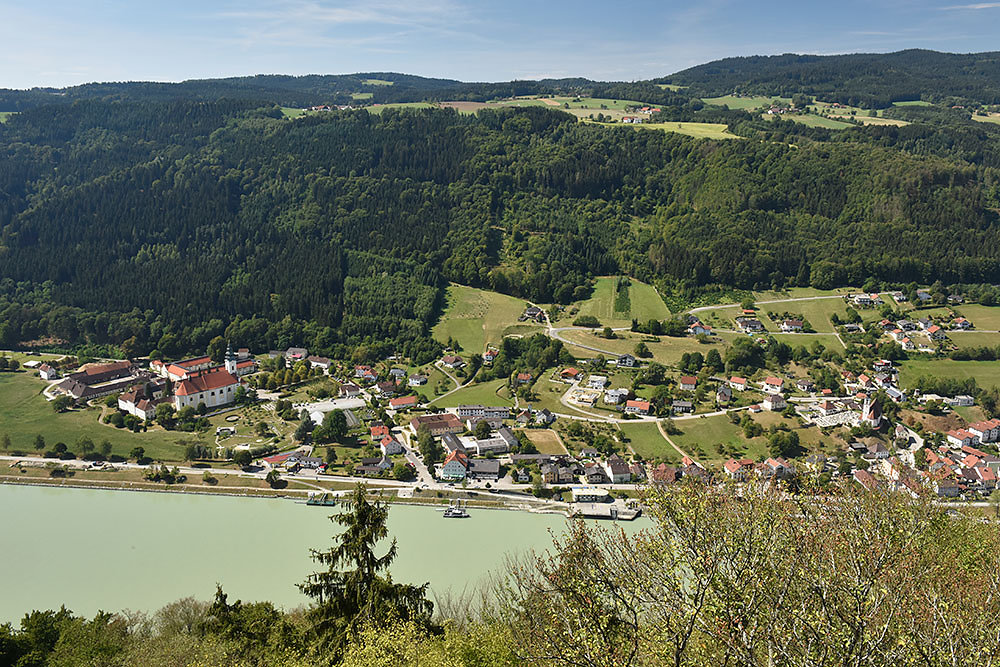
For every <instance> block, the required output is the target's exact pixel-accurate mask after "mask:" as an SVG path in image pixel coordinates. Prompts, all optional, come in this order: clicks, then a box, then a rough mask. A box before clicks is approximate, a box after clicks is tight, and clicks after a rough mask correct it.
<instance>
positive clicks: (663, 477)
mask: <svg viewBox="0 0 1000 667" xmlns="http://www.w3.org/2000/svg"><path fill="white" fill-rule="evenodd" d="M683 475H684V473H683V472H682V471H681V469H680V468H676V467H674V466H668V465H667V464H666V463H661V464H660V465H658V466H656V467H655V468H653V474H652V475H651V477H652V481H653V484H673V483H674V482H677V481H679V480H680V479H681V477H682V476H683Z"/></svg>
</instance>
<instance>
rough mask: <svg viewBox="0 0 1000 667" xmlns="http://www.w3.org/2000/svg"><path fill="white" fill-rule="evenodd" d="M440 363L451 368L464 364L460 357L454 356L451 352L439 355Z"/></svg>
mask: <svg viewBox="0 0 1000 667" xmlns="http://www.w3.org/2000/svg"><path fill="white" fill-rule="evenodd" d="M441 363H442V364H444V365H445V366H447V367H448V368H452V369H456V368H461V367H462V366H464V365H465V362H464V361H462V358H461V357H456V356H455V355H453V354H446V355H445V356H443V357H441Z"/></svg>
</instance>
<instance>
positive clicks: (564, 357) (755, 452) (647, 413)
mask: <svg viewBox="0 0 1000 667" xmlns="http://www.w3.org/2000/svg"><path fill="white" fill-rule="evenodd" d="M913 296H914V298H915V299H917V300H921V299H924V298H925V296H926V297H927V298H929V295H927V292H926V291H924V290H918V291H917V292H916V294H915V295H913ZM839 299H840V301H841V302H842V303H843V305H844V306H846V307H847V308H848V309H849V310H848V311H847V312H848V314H849V315H850V314H851V313H852V311H853V312H854V313H857V312H858V311H866V310H868V311H870V310H872V309H877V308H878V307H879V306H882V305H884V303H885V300H886V299H892V302H893V303H894V304H900V303H904V302H905V301H907V296H906V295H904V294H903V293H902V292H895V293H887V294H883V295H880V294H877V293H850V294H845V295H842V296H840V297H839ZM949 301H950V302H951V303H953V304H954V303H956V302H960V297H958V296H957V295H956V296H955V297H954V298H953V299H949ZM789 305H791V304H789ZM718 308H719V307H715V308H708V307H706V308H703V309H700V312H699V310H698V309H696V310H692V311H691V312H690V313H688V314H687V315H686V316H684V317H683V323H684V330H683V331H682V332H681V335H682V338H681V339H680V340H685V339H687V340H691V341H692V342H693V343H694V344H696V345H697V344H703V345H705V346H706V347H707V348H708V352H706V354H705V355H702V354H701V353H700V352H698V353H685V355H683V356H682V357H681V359H680V360H679V362H678V363H677V364H675V365H673V366H671V367H668V366H667V365H665V364H661V363H658V362H657V361H656V360H654V359H650V358H649V357H648V356H647V357H646V358H644V357H643V355H642V354H633V353H630V352H622V353H615V352H614V351H613V350H605V352H607V354H604V353H602V352H599V350H602V348H601V347H600V345H601V344H602V343H601V342H600V341H606V340H609V338H608V336H607V334H608V331H609V330H607V329H606V330H605V331H604V332H603V333H601V332H598V331H597V330H595V329H594V328H593V327H580V326H573V327H565V326H556V325H554V324H553V322H552V317H553V316H555V317H561V316H563V314H562V313H560V312H558V311H557V310H551V311H546V310H545V309H543V308H541V307H538V306H535V305H533V304H528V305H526V306H525V307H524V310H523V312H522V313H521V314H520V315H519V317H518V318H517V323H530V324H532V325H534V326H537V327H538V331H539V333H538V334H537V335H542V336H544V340H545V341H549V343H546V344H553V345H557V346H559V347H560V349H561V352H560V355H561V356H560V359H559V363H558V364H557V365H556V366H554V367H548V368H544V369H539V368H537V367H531V368H528V367H527V366H526V365H525V364H524V362H523V357H521V358H512V357H514V355H515V354H516V352H515V348H516V346H515V345H514V344H513V343H511V342H509V339H506V338H505V339H503V340H497V341H489V342H488V344H487V345H486V346H485V349H484V351H483V352H482V353H481V354H477V353H475V352H469V351H464V352H462V351H458V350H452V351H446V353H445V354H444V355H443V356H441V357H440V358H439V359H438V360H436V361H435V362H433V363H432V364H429V365H425V366H424V367H415V366H413V365H412V364H410V363H409V361H408V360H405V359H396V358H389V359H385V360H382V361H380V362H378V363H371V364H350V363H346V362H344V361H340V360H333V359H330V358H326V357H322V356H319V355H314V354H310V353H309V351H308V350H307V349H305V348H302V347H291V348H288V349H287V350H272V351H269V352H268V353H261V354H258V355H254V354H252V353H251V351H250V350H248V349H246V348H238V349H236V350H235V351H234V350H233V349H232V348H231V347H227V349H226V350H225V354H224V355H223V356H222V359H221V360H220V361H219V362H216V361H213V359H212V358H211V357H210V356H202V357H195V358H189V359H182V360H177V361H173V362H170V361H166V360H162V359H155V360H146V361H145V362H143V361H141V360H136V361H128V360H118V361H110V362H104V363H90V364H86V365H84V366H82V367H80V368H76V369H73V368H70V367H64V368H60V367H59V366H60V364H59V363H58V362H55V361H52V362H48V361H27V362H25V363H24V367H25V368H26V369H27V370H29V372H33V373H36V374H37V377H38V378H39V379H40V380H41V381H43V382H45V383H46V386H45V389H44V396H45V397H46V398H47V399H48V400H50V401H62V402H63V403H71V404H72V405H76V406H83V405H86V404H88V403H89V404H91V405H97V404H100V405H101V406H103V410H104V413H103V417H102V422H103V423H104V424H106V425H107V426H108V428H125V429H132V430H133V431H136V432H139V431H143V432H146V431H147V430H149V429H154V430H155V429H159V428H167V429H169V428H177V424H178V423H180V424H187V425H190V428H191V429H192V430H195V431H206V430H208V431H209V435H214V436H215V438H214V444H215V446H214V447H206V448H205V451H203V452H201V453H200V454H199V459H200V460H204V461H206V464H205V465H207V462H208V461H211V463H212V465H213V466H218V465H219V464H223V463H224V462H225V461H230V462H231V463H235V464H236V465H237V468H238V469H240V470H242V471H243V472H246V473H250V474H257V475H260V476H262V477H264V476H266V477H267V479H268V480H269V481H270V482H271V483H272V485H275V484H278V487H279V488H280V484H279V483H280V480H282V479H285V480H296V479H309V480H316V481H317V482H318V481H321V480H328V479H329V480H333V479H336V480H342V481H351V480H361V479H367V480H385V481H387V482H388V481H391V482H392V483H393V484H398V485H399V488H400V493H401V494H402V493H406V494H409V495H410V496H411V497H412V494H413V492H414V491H416V492H418V493H420V492H435V491H442V490H448V491H454V490H479V491H483V492H487V493H514V494H521V495H523V496H525V497H530V498H535V499H546V500H547V499H555V500H563V501H565V502H569V503H571V504H575V505H576V506H577V507H579V508H586V512H589V513H590V515H594V516H608V515H610V513H611V511H612V510H611V509H609V508H610V507H611V506H614V513H615V515H616V516H625V515H627V512H628V511H629V508H631V509H632V510H634V509H635V498H636V497H637V493H638V490H639V489H640V488H641V485H643V484H647V483H653V484H672V483H681V482H683V481H684V480H696V481H698V482H700V483H742V482H746V481H747V480H750V479H760V480H763V481H764V482H765V483H779V482H780V483H781V484H784V485H788V486H789V488H796V489H809V488H817V489H818V488H823V487H825V486H828V485H830V484H835V483H842V482H849V483H854V484H860V485H862V486H864V487H865V488H868V489H870V490H873V491H875V490H885V491H898V492H902V493H909V494H914V495H919V494H932V495H935V496H937V497H939V498H942V499H948V500H952V499H964V500H969V501H976V500H979V501H982V500H985V499H986V498H988V497H989V496H990V494H991V493H993V491H994V490H995V489H996V483H997V475H998V473H1000V456H998V450H997V442H998V441H1000V419H996V418H991V417H990V416H989V415H987V414H986V413H985V412H984V411H983V410H981V409H980V408H978V407H977V406H976V398H975V397H974V396H973V395H971V393H965V392H955V393H952V394H950V395H942V394H939V393H935V392H931V391H921V390H920V389H918V388H915V387H908V386H905V385H904V384H903V383H901V382H900V366H899V364H898V363H897V362H894V361H893V360H892V359H889V358H872V359H870V361H869V362H868V363H867V365H866V366H865V367H863V368H862V367H858V365H857V363H856V362H855V363H853V364H850V363H846V362H834V363H829V362H825V361H824V360H823V357H822V355H821V354H820V355H817V356H816V357H815V359H814V360H813V362H812V365H811V366H810V365H808V364H807V363H806V362H805V361H804V360H795V361H793V360H788V361H787V362H785V363H782V364H778V365H775V364H765V363H761V364H759V367H758V368H756V369H755V372H754V373H752V374H740V375H736V374H728V373H725V372H724V370H725V367H726V363H724V362H723V361H722V356H721V355H719V354H718V352H717V350H715V348H713V347H712V339H715V338H719V337H725V336H729V337H736V338H735V339H734V340H733V341H732V342H731V343H730V347H729V348H728V350H727V352H726V357H727V358H728V357H730V356H732V355H733V354H734V352H733V351H734V350H741V351H744V352H745V353H748V354H757V353H761V354H763V353H766V351H767V349H768V347H769V346H773V345H775V344H776V343H775V338H774V336H783V337H784V338H783V339H782V340H785V341H787V340H788V339H789V337H795V336H800V337H801V338H802V339H808V338H809V336H810V335H813V334H812V333H811V332H812V326H811V324H810V322H809V321H808V319H806V318H805V317H803V316H797V315H796V314H795V313H786V312H784V311H782V312H777V311H767V310H765V309H764V305H762V304H761V305H754V304H750V303H744V304H742V305H741V306H740V307H735V306H733V307H729V310H727V311H725V316H724V317H720V316H719V312H718ZM873 314H874V313H871V314H869V316H868V317H867V321H866V322H864V323H862V321H861V320H862V318H859V317H849V318H845V320H851V321H842V322H836V329H835V333H833V334H832V335H833V336H835V337H836V338H837V339H838V340H840V341H841V343H842V344H843V345H844V347H845V348H846V347H847V345H848V344H849V343H847V342H846V341H850V340H852V338H853V339H858V338H859V337H860V336H867V337H868V338H867V339H866V340H869V341H870V340H872V339H873V338H876V337H877V340H878V341H881V342H876V343H875V344H876V345H882V344H889V345H891V346H898V347H899V348H901V349H902V350H904V351H907V352H913V353H916V354H921V353H924V354H927V355H933V354H936V353H937V349H938V347H940V346H942V345H946V344H947V342H948V336H949V335H956V334H957V335H961V333H962V332H970V331H975V330H976V328H975V325H974V323H973V322H972V321H971V320H970V319H967V318H965V317H961V316H955V317H952V316H950V314H949V313H948V312H947V309H946V310H945V311H940V310H939V311H935V313H934V314H933V315H932V316H929V317H916V316H913V317H912V318H902V317H901V318H898V319H893V318H887V317H883V318H875V319H873V318H872V315H873ZM709 321H711V322H712V324H709V323H708V322H709ZM512 324H515V325H516V323H512ZM640 328H641V327H640ZM772 328H773V329H774V330H772ZM630 329H631V330H634V329H635V327H634V326H633V327H629V328H622V329H619V330H618V331H617V332H616V331H611V335H612V336H613V338H611V339H610V340H614V339H615V338H619V339H620V338H622V337H624V336H626V335H627V334H629V330H630ZM599 333H600V335H598V334H599ZM580 335H584V336H590V337H592V338H593V339H594V341H595V344H594V345H590V343H589V342H587V343H586V344H583V343H579V344H578V343H577V341H579V340H581V339H580V338H579V336H580ZM629 335H630V334H629ZM818 335H824V336H826V335H828V334H818ZM573 336H576V337H575V338H574V337H573ZM532 340H533V339H524V338H521V339H519V341H520V342H519V343H518V344H520V345H524V344H525V343H524V342H523V341H529V342H531V341H532ZM650 340H652V339H650ZM562 341H565V342H566V344H565V345H563V344H562ZM706 341H708V342H706ZM537 344H539V345H540V344H542V343H537ZM650 344H652V342H651V343H650ZM869 344H870V345H871V343H869ZM636 347H637V349H636V352H637V353H641V352H642V348H641V347H640V346H638V345H637V346H636ZM879 349H880V350H885V349H895V348H894V347H889V348H886V347H879ZM571 350H573V351H576V352H584V351H586V354H583V355H581V356H574V354H573V353H571V352H570V351H571ZM713 352H715V354H714V355H713V354H712V353H713ZM695 354H697V357H695V356H694V355H695ZM830 358H832V357H830ZM836 358H838V359H839V357H836ZM834 368H836V369H838V370H837V372H836V373H833V369H834ZM850 368H853V369H854V370H850ZM495 372H499V373H501V375H500V376H499V377H497V378H496V379H490V378H493V377H494V375H495ZM431 378H436V379H435V380H433V381H432V380H431ZM445 378H447V380H446V379H445ZM484 378H486V379H485V381H481V380H484ZM288 380H290V381H291V382H288ZM445 383H448V384H445ZM296 385H298V386H300V387H305V388H307V389H306V392H307V393H306V394H302V393H301V392H299V393H296V392H295V386H296ZM430 385H436V386H434V387H433V390H431V387H430ZM449 385H451V386H452V388H450V389H449V388H448V386H449ZM491 396H492V397H493V398H494V399H495V400H490V397H491ZM465 398H469V399H473V400H468V401H466V400H463V399H465ZM262 408H263V412H262V411H261V409H262ZM250 411H253V414H254V415H256V416H255V417H254V418H253V419H251V418H250V417H249V414H250ZM960 413H961V414H960ZM966 417H968V418H966ZM219 420H223V421H219ZM283 423H287V425H288V426H287V428H285V429H284V430H282V429H281V428H279V427H278V425H280V424H283ZM213 428H214V433H213V432H212V429H213ZM293 428H294V433H292V432H291V431H292V430H293ZM713 439H719V440H724V441H723V442H712V440H713ZM61 454H62V455H60V456H59V458H60V459H63V460H65V459H67V458H69V457H68V456H66V454H65V451H64V452H62V453H61ZM70 455H72V456H73V457H74V458H75V455H73V454H72V453H70ZM87 458H89V459H91V460H92V465H105V462H103V461H101V460H99V459H100V458H101V457H98V456H96V452H91V453H89V456H88V457H87ZM118 458H119V463H121V462H122V461H121V458H122V457H118ZM106 465H112V462H111V461H108V462H107V464H106ZM316 488H324V487H322V486H319V487H316ZM407 489H409V490H408V491H407ZM581 511H583V510H581ZM619 513H621V514H619ZM633 516H634V514H633Z"/></svg>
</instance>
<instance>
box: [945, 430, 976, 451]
mask: <svg viewBox="0 0 1000 667" xmlns="http://www.w3.org/2000/svg"><path fill="white" fill-rule="evenodd" d="M945 438H947V440H948V444H950V445H951V446H952V447H973V446H975V445H977V444H979V438H977V437H976V436H975V435H974V434H972V433H971V432H969V431H966V430H965V429H955V430H952V431H948V432H947V433H945Z"/></svg>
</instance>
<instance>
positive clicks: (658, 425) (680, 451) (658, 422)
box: [656, 419, 695, 461]
mask: <svg viewBox="0 0 1000 667" xmlns="http://www.w3.org/2000/svg"><path fill="white" fill-rule="evenodd" d="M656 428H658V429H660V435H662V436H663V439H664V440H666V441H667V442H669V443H670V446H671V447H673V448H674V449H676V450H677V453H678V454H680V455H681V458H684V457H687V458H689V459H691V460H692V461H694V460H695V459H694V457H693V456H691V455H690V454H688V453H687V452H685V451H684V450H683V449H681V448H680V447H678V446H677V443H676V442H674V441H673V440H671V439H670V436H669V435H667V430H666V429H665V428H663V421H662V420H659V419H657V420H656Z"/></svg>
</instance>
